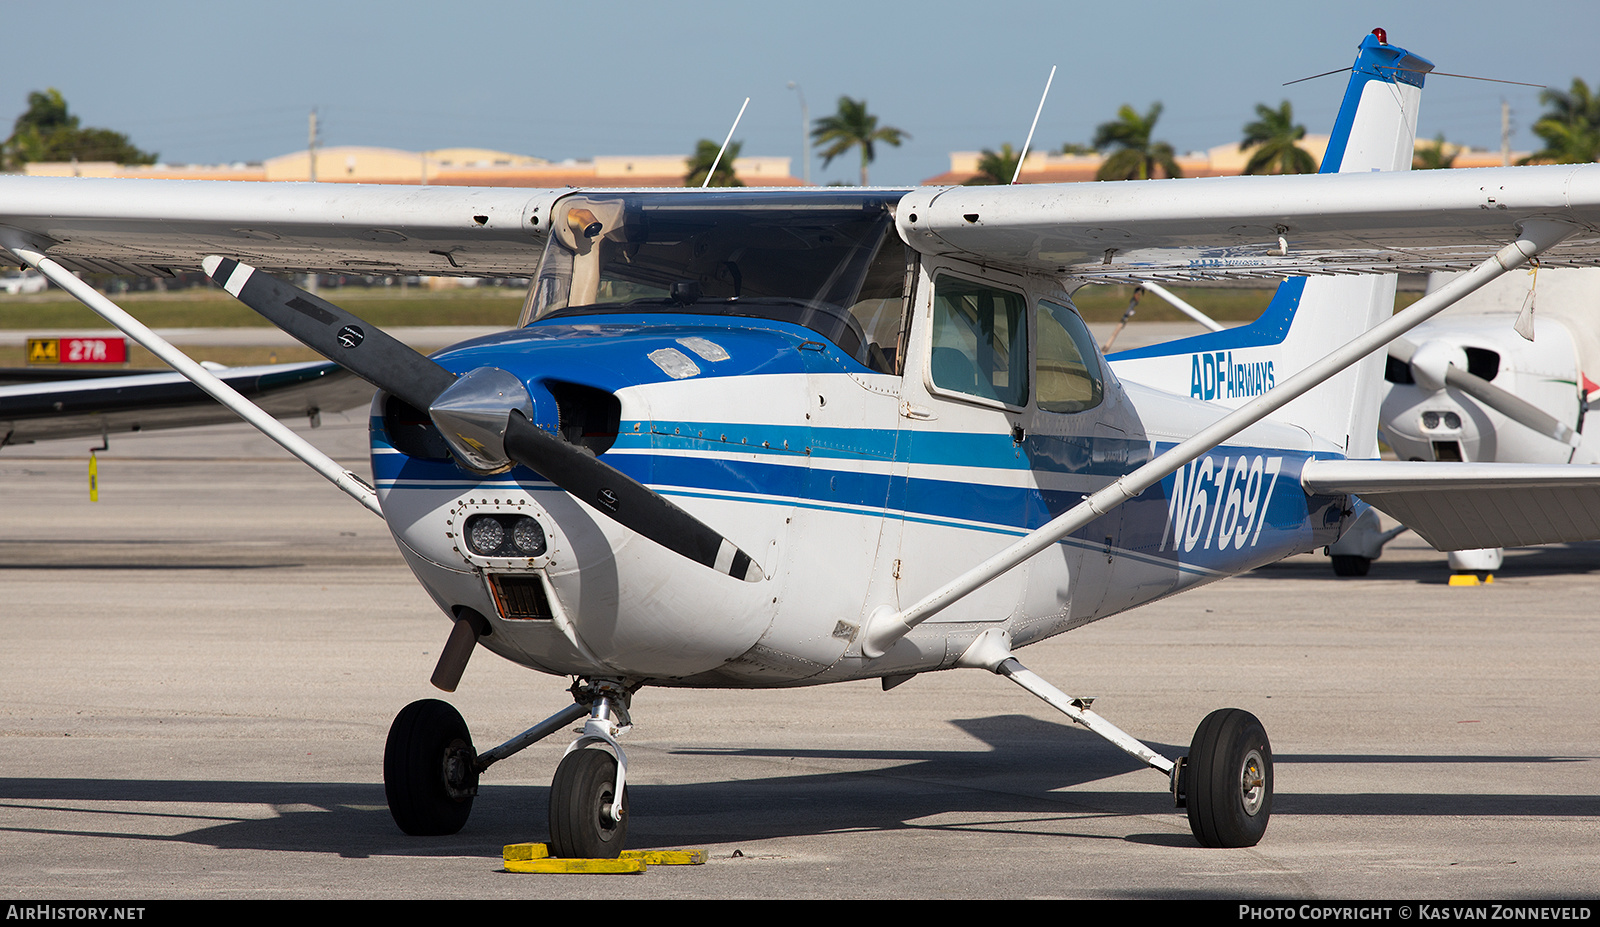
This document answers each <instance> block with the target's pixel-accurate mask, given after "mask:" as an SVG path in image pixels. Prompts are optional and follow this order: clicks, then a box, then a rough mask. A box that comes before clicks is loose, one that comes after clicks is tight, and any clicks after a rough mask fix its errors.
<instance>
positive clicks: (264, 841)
mask: <svg viewBox="0 0 1600 927" xmlns="http://www.w3.org/2000/svg"><path fill="white" fill-rule="evenodd" d="M954 723H955V724H956V726H957V727H959V728H961V729H962V730H964V731H966V732H967V733H969V734H971V735H973V736H975V737H977V738H979V739H980V740H982V741H984V742H985V743H987V744H988V745H989V748H990V749H989V750H987V751H984V750H957V751H942V750H841V749H822V750H810V749H794V750H778V749H730V750H674V751H671V755H672V756H679V757H685V756H697V757H703V758H704V760H703V764H702V765H703V766H704V767H708V768H715V767H716V766H717V765H719V764H718V758H727V759H739V760H752V759H753V760H760V761H769V760H770V761H775V762H778V763H782V764H783V768H784V770H785V771H786V773H787V774H785V775H779V776H767V777H760V778H745V779H738V780H732V781H729V780H724V779H718V780H714V781H701V782H687V783H676V784H655V783H637V784H633V785H631V787H630V788H631V791H630V795H629V805H630V809H631V812H632V817H631V820H630V827H629V839H628V843H629V846H630V847H632V848H635V849H647V848H662V847H682V846H693V845H696V844H697V843H712V844H722V845H726V844H728V843H736V842H739V841H741V840H750V841H761V840H768V839H773V838H780V837H787V836H802V835H803V836H816V835H824V834H830V833H835V834H844V833H851V832H875V831H890V830H912V829H915V830H930V831H940V830H943V831H952V832H983V831H993V832H996V833H1007V834H1015V835H1023V834H1033V835H1037V836H1043V837H1065V838H1072V837H1083V838H1090V839H1097V840H1105V839H1119V840H1128V841H1130V842H1136V843H1141V844H1149V845H1155V846H1173V847H1193V846H1194V842H1193V839H1192V838H1191V837H1189V836H1188V834H1187V833H1184V832H1182V831H1180V830H1175V831H1174V832H1171V833H1160V832H1157V833H1150V832H1149V821H1148V820H1144V818H1148V817H1151V816H1156V817H1159V816H1164V815H1170V816H1172V817H1173V822H1174V826H1175V828H1182V829H1183V830H1186V829H1187V826H1186V824H1184V823H1183V818H1182V812H1181V811H1178V810H1175V809H1174V808H1173V807H1172V800H1171V798H1170V796H1169V795H1168V793H1167V791H1166V784H1165V782H1164V781H1162V779H1161V777H1159V776H1158V775H1157V774H1154V773H1151V774H1149V781H1148V782H1147V783H1145V784H1146V785H1148V786H1149V788H1148V789H1147V790H1143V791H1140V790H1124V789H1120V788H1119V789H1109V788H1104V787H1102V788H1095V787H1094V785H1095V784H1096V783H1098V782H1101V781H1102V780H1105V779H1107V778H1110V777H1112V776H1118V775H1121V774H1123V773H1127V772H1130V771H1137V770H1140V769H1141V768H1142V767H1140V766H1139V765H1138V764H1137V763H1135V762H1134V761H1133V760H1132V759H1130V758H1129V757H1127V756H1126V755H1125V754H1123V753H1122V752H1121V751H1119V750H1117V749H1116V748H1114V747H1111V746H1110V745H1109V744H1106V743H1105V742H1104V741H1102V740H1100V738H1098V737H1096V736H1095V735H1093V734H1090V733H1088V732H1087V731H1082V730H1079V729H1077V728H1074V727H1071V726H1067V725H1063V724H1055V723H1051V722H1047V721H1042V720H1039V719H1036V718H1030V717H1026V716H1018V715H1002V716H993V717H987V718H970V719H963V720H958V721H955V722H954ZM1152 746H1153V747H1155V748H1156V749H1157V750H1158V751H1160V752H1163V753H1165V754H1167V755H1169V756H1174V755H1177V754H1179V753H1182V752H1185V750H1186V747H1184V746H1177V747H1174V746H1172V745H1162V744H1152ZM1593 759H1596V758H1594V757H1563V756H1382V755H1332V754H1304V755H1283V756H1278V757H1276V762H1277V763H1280V764H1302V763H1304V764H1322V763H1370V764H1374V765H1378V766H1382V765H1388V764H1405V765H1412V764H1432V763H1444V764H1462V763H1466V764H1484V765H1495V764H1500V765H1504V766H1506V767H1507V770H1506V778H1508V779H1509V778H1515V777H1517V776H1518V775H1525V774H1526V773H1525V772H1523V771H1522V770H1519V769H1518V767H1529V766H1538V765H1542V764H1548V763H1570V762H1584V761H1590V760H1593ZM833 763H844V764H850V765H852V766H854V767H857V768H854V769H851V770H847V771H835V770H828V769H826V768H823V767H824V766H826V765H829V764H833ZM808 764H815V765H813V766H811V767H810V768H805V767H806V766H807V765H808ZM864 764H865V765H872V764H883V765H881V766H880V767H879V768H873V769H865V770H863V769H860V768H859V767H860V766H862V765H864ZM721 765H724V766H725V765H727V764H726V763H723V764H721ZM796 767H801V768H802V770H803V771H796ZM763 768H766V767H763ZM552 772H553V770H552ZM491 779H492V774H491ZM1385 779H1386V781H1403V778H1402V777H1397V776H1388V777H1385ZM548 800H549V790H548V789H547V788H545V787H543V786H528V785H494V784H492V783H491V784H486V785H484V786H483V787H482V789H481V791H480V793H479V795H478V798H477V800H476V802H475V805H474V808H473V815H472V818H471V820H470V821H469V822H468V823H467V826H466V828H464V829H463V830H462V831H461V832H460V833H459V834H456V835H453V836H450V837H438V838H416V837H407V836H405V835H404V834H401V833H400V832H399V830H398V829H397V828H396V827H395V826H394V824H393V822H392V821H391V820H390V817H389V813H388V810H387V806H386V804H385V800H384V793H383V786H382V785H378V784H373V783H305V782H220V781H214V780H205V781H194V780H182V779H173V780H152V779H133V780H123V779H74V778H25V777H13V778H0V809H4V811H5V812H7V814H6V817H7V818H8V819H9V820H10V821H12V822H16V823H15V826H0V832H9V833H14V834H27V833H35V834H52V835H59V836H82V837H92V838H107V839H121V840H128V841H132V842H134V843H137V842H140V841H176V842H183V843H189V844H194V845H200V846H212V847H216V848H219V849H256V850H288V851H298V852H313V853H333V854H337V855H339V856H341V857H347V858H358V859H359V858H366V857H372V856H418V857H461V856H466V857H483V858H496V859H497V858H498V857H499V854H500V848H501V847H502V846H503V845H504V844H507V843H519V842H525V841H529V840H543V839H544V835H545V833H546V831H545V826H546V824H545V817H546V811H545V809H546V807H547V803H548ZM83 803H94V804H93V805H92V806H90V807H84V806H83ZM105 803H113V804H112V805H111V806H110V807H108V806H107V805H106V804H105ZM207 805H215V806H218V807H216V808H215V809H214V810H209V809H207V808H206V806H207ZM241 805H242V806H255V807H254V808H252V809H251V810H249V811H241V809H240V808H239V806H241ZM166 806H170V807H166ZM265 809H270V812H271V813H270V814H264V815H263V816H246V815H247V814H252V815H253V814H257V813H261V812H263V811H264V810H265ZM1273 811H1274V814H1275V815H1285V814H1289V815H1296V814H1299V815H1363V816H1365V815H1382V816H1407V817H1429V816H1450V817H1461V816H1482V817H1507V816H1530V815H1539V816H1543V815H1559V816H1565V817H1590V818H1593V817H1600V795H1512V794H1470V795H1463V794H1445V793H1400V792H1392V793H1338V794H1308V793H1284V792H1279V793H1278V794H1277V795H1275V796H1274V809H1273ZM19 812H20V813H21V814H19ZM22 815H26V816H27V817H28V818H29V819H30V820H36V821H42V823H41V824H36V825H33V826H28V825H24V824H22V823H21V822H20V821H19V820H18V818H19V817H21V816H22ZM1106 817H1127V818H1130V820H1129V822H1128V823H1129V824H1130V825H1132V826H1134V827H1137V828H1138V832H1137V833H1129V834H1126V835H1125V836H1122V837H1107V836H1106V835H1105V833H1104V830H1105V828H1104V826H1103V825H1101V826H1097V827H1096V828H1095V830H1096V832H1094V833H1090V832H1087V831H1085V830H1082V829H1078V828H1075V827H1074V826H1073V822H1074V821H1081V820H1090V819H1097V820H1098V819H1104V818H1106ZM1133 819H1138V820H1133Z"/></svg>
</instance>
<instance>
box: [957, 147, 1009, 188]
mask: <svg viewBox="0 0 1600 927" xmlns="http://www.w3.org/2000/svg"><path fill="white" fill-rule="evenodd" d="M1021 157H1022V152H1020V151H1012V150H1011V143H1010V142H1006V143H1005V144H1003V145H1001V146H1000V150H999V151H991V150H990V149H988V148H985V149H983V157H981V158H979V159H978V173H977V174H975V175H973V176H972V177H970V178H968V179H967V180H966V181H965V184H966V186H969V187H982V186H989V185H992V184H997V185H1000V186H1004V185H1006V184H1008V183H1010V182H1011V178H1012V177H1015V176H1016V174H1017V161H1018V160H1019V159H1020V158H1021Z"/></svg>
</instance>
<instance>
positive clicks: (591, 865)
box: [506, 857, 650, 875]
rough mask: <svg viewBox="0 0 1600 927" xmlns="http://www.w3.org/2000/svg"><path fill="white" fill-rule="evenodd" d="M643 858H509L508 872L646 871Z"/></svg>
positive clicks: (612, 872) (605, 872) (592, 873)
mask: <svg viewBox="0 0 1600 927" xmlns="http://www.w3.org/2000/svg"><path fill="white" fill-rule="evenodd" d="M649 868H650V867H649V866H647V865H645V861H644V860H642V859H555V858H553V857H550V858H546V859H508V860H506V871H507V872H555V873H568V874H574V875H622V874H630V873H635V872H644V871H645V870H647V869H649Z"/></svg>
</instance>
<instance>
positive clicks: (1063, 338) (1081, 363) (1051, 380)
mask: <svg viewBox="0 0 1600 927" xmlns="http://www.w3.org/2000/svg"><path fill="white" fill-rule="evenodd" d="M1038 333H1039V347H1038V370H1037V371H1036V374H1035V375H1036V381H1035V382H1037V384H1038V391H1039V409H1040V411H1043V412H1082V411H1083V410H1085V409H1092V408H1094V407H1095V406H1097V405H1099V404H1100V400H1101V398H1102V397H1104V395H1105V380H1104V379H1103V378H1102V377H1101V375H1100V359H1099V357H1098V352H1097V351H1096V350H1095V347H1094V338H1093V337H1092V336H1090V334H1089V329H1088V326H1086V325H1084V324H1083V319H1081V318H1079V317H1078V314H1077V313H1076V312H1073V311H1072V310H1071V309H1068V308H1067V307H1065V306H1059V305H1057V304H1055V303H1053V302H1050V301H1049V300H1040V301H1039V317H1038Z"/></svg>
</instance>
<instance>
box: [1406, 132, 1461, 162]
mask: <svg viewBox="0 0 1600 927" xmlns="http://www.w3.org/2000/svg"><path fill="white" fill-rule="evenodd" d="M1451 147H1453V148H1454V149H1455V150H1454V151H1451V152H1450V153H1449V154H1448V155H1446V154H1445V153H1444V152H1445V140H1444V133H1443V132H1440V133H1439V134H1438V135H1436V136H1434V139H1433V143H1432V144H1431V145H1430V144H1423V145H1418V146H1417V147H1416V151H1415V152H1414V153H1413V154H1412V155H1411V169H1412V170H1414V171H1433V170H1439V169H1441V168H1446V167H1455V164H1456V155H1458V154H1460V153H1461V146H1460V145H1454V146H1451Z"/></svg>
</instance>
